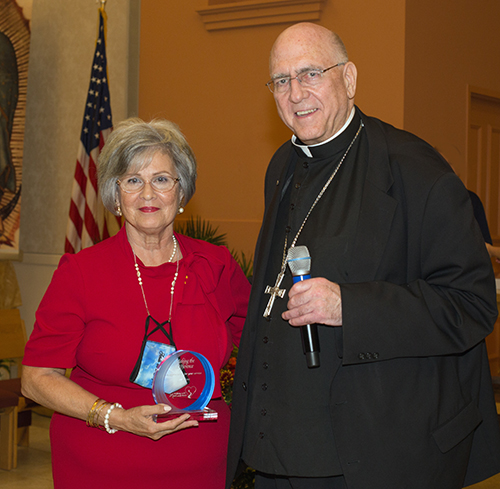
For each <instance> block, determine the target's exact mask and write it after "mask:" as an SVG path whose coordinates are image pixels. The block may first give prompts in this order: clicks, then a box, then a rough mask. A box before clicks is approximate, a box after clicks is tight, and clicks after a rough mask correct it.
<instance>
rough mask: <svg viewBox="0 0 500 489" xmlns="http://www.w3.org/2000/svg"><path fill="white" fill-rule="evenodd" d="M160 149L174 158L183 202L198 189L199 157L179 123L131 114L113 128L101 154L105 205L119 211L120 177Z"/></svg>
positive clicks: (149, 158)
mask: <svg viewBox="0 0 500 489" xmlns="http://www.w3.org/2000/svg"><path fill="white" fill-rule="evenodd" d="M157 153H161V154H164V155H168V156H170V158H171V159H172V162H173V164H174V167H175V170H176V172H177V176H178V177H179V178H180V181H179V186H180V195H181V198H182V199H183V204H184V205H185V204H187V203H188V202H189V200H190V199H191V197H192V196H193V194H194V191H195V189H196V158H195V156H194V153H193V150H192V149H191V148H190V146H189V144H188V143H187V141H186V138H185V137H184V136H183V134H182V133H181V131H180V130H179V127H178V126H177V125H176V124H174V123H173V122H170V121H167V120H165V119H154V120H152V121H151V122H144V121H143V120H142V119H139V118H130V119H126V120H124V121H122V122H120V123H119V124H118V125H117V126H116V127H115V128H114V130H113V131H112V132H111V134H110V136H109V137H108V139H107V141H106V144H105V145H104V148H103V150H102V152H101V154H100V155H99V159H98V165H97V166H98V182H99V192H100V195H101V199H102V202H103V204H104V207H106V209H108V210H109V211H110V212H112V213H113V214H115V215H117V210H116V197H117V191H118V189H117V186H118V185H117V183H116V182H117V180H119V179H120V178H121V177H123V175H126V174H127V173H129V172H135V171H138V170H139V169H140V168H143V167H145V166H147V165H149V163H151V160H152V159H153V157H154V155H155V154H157Z"/></svg>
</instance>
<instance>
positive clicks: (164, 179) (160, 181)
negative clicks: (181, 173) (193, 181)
mask: <svg viewBox="0 0 500 489" xmlns="http://www.w3.org/2000/svg"><path fill="white" fill-rule="evenodd" d="M179 181H180V178H173V177H171V176H170V175H157V176H156V177H154V178H152V179H151V180H147V179H146V181H144V180H143V179H142V178H140V177H126V178H125V179H124V180H117V181H116V183H117V184H118V185H119V186H120V188H121V189H122V190H123V191H124V192H127V193H128V194H135V193H137V192H140V191H141V190H142V189H143V188H144V186H145V185H146V182H148V183H149V184H150V185H151V188H152V189H153V190H154V191H155V192H160V193H164V192H170V190H172V189H173V188H174V187H175V184H176V183H177V182H179Z"/></svg>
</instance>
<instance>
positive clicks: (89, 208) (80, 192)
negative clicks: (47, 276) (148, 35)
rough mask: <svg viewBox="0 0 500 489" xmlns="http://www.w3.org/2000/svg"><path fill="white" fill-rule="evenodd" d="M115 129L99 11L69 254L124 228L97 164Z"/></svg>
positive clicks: (102, 14)
mask: <svg viewBox="0 0 500 489" xmlns="http://www.w3.org/2000/svg"><path fill="white" fill-rule="evenodd" d="M112 129H113V123H112V120H111V105H110V98H109V87H108V67H107V61H106V12H105V11H104V8H102V7H101V8H100V9H99V34H98V37H97V41H96V48H95V53H94V61H93V63H92V71H91V75H90V85H89V91H88V95H87V103H86V106H85V114H84V118H83V124H82V133H81V136H80V144H79V150H78V157H77V161H76V170H75V179H74V181H73V191H72V193H71V205H70V211H69V219H68V227H67V231H66V243H65V246H64V251H65V252H66V253H77V252H78V251H80V250H81V249H82V248H86V247H88V246H92V245H93V244H95V243H98V242H99V241H102V240H103V239H106V238H108V237H109V236H110V232H111V234H114V233H115V232H116V231H118V229H119V227H120V220H119V218H117V217H115V216H112V215H110V214H109V212H107V211H106V210H105V209H104V206H103V205H102V202H101V199H100V198H99V196H98V191H97V169H96V162H97V157H98V156H99V153H100V152H101V150H102V147H103V146H104V143H105V141H106V139H107V137H108V136H109V134H110V133H111V131H112Z"/></svg>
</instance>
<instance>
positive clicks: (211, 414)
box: [156, 407, 218, 423]
mask: <svg viewBox="0 0 500 489" xmlns="http://www.w3.org/2000/svg"><path fill="white" fill-rule="evenodd" d="M183 414H189V415H190V416H191V417H190V418H189V419H195V420H196V421H217V417H218V414H217V411H214V410H213V409H209V408H207V407H206V408H205V409H202V410H200V411H178V410H172V411H170V412H168V413H165V414H158V415H157V416H156V422H157V423H163V422H165V421H169V420H171V419H174V418H178V417H179V416H182V415H183Z"/></svg>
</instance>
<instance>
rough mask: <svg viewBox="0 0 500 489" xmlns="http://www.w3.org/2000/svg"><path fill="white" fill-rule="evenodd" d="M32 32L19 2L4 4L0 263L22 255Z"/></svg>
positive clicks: (0, 12)
mask: <svg viewBox="0 0 500 489" xmlns="http://www.w3.org/2000/svg"><path fill="white" fill-rule="evenodd" d="M29 42H30V31H29V24H28V21H27V20H26V19H25V18H24V16H23V13H22V10H21V8H20V7H19V6H18V5H17V3H16V2H15V0H0V259H1V258H2V254H8V255H9V256H12V254H16V253H18V252H19V227H20V220H21V188H22V160H23V143H24V122H25V113H26V91H27V85H28V57H29Z"/></svg>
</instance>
